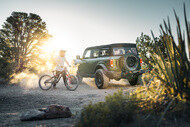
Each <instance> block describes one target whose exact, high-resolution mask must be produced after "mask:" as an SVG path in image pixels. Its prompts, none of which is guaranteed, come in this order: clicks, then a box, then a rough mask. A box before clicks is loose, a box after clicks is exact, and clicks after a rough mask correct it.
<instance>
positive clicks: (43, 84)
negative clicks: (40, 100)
mask: <svg viewBox="0 0 190 127" xmlns="http://www.w3.org/2000/svg"><path fill="white" fill-rule="evenodd" d="M53 81H54V78H52V77H51V76H49V75H43V76H41V77H40V79H39V87H40V88H41V89H42V90H49V89H50V88H51V87H52V85H53Z"/></svg>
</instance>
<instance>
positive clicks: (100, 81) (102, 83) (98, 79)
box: [95, 69, 109, 89]
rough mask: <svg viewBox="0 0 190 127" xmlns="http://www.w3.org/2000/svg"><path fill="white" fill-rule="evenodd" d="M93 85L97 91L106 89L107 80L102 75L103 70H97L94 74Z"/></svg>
mask: <svg viewBox="0 0 190 127" xmlns="http://www.w3.org/2000/svg"><path fill="white" fill-rule="evenodd" d="M95 83H96V86H97V87H98V88H99V89H104V88H107V86H108V84H109V78H108V77H107V76H106V75H105V74H104V71H103V69H98V70H97V71H96V73H95Z"/></svg>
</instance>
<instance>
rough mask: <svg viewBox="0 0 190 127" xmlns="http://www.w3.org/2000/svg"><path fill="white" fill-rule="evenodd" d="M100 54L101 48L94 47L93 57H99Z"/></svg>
mask: <svg viewBox="0 0 190 127" xmlns="http://www.w3.org/2000/svg"><path fill="white" fill-rule="evenodd" d="M98 56H99V50H98V49H94V50H93V53H92V57H93V58H97V57H98Z"/></svg>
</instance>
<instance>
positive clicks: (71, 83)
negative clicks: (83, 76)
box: [64, 75, 79, 91]
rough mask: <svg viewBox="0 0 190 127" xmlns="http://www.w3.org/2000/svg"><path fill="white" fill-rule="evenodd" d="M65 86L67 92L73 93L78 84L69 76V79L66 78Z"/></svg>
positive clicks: (75, 79) (76, 80)
mask: <svg viewBox="0 0 190 127" xmlns="http://www.w3.org/2000/svg"><path fill="white" fill-rule="evenodd" d="M64 83H65V86H66V88H67V89H68V90H70V91H74V90H76V89H77V88H78V85H79V82H78V78H77V77H76V76H74V75H70V77H69V78H68V77H66V81H65V82H64Z"/></svg>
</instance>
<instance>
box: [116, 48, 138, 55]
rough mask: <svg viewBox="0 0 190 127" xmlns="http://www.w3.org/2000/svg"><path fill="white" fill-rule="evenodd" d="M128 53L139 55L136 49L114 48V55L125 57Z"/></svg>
mask: <svg viewBox="0 0 190 127" xmlns="http://www.w3.org/2000/svg"><path fill="white" fill-rule="evenodd" d="M126 53H134V54H137V49H136V47H114V48H113V55H114V56H117V55H124V54H126Z"/></svg>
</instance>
